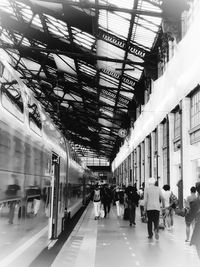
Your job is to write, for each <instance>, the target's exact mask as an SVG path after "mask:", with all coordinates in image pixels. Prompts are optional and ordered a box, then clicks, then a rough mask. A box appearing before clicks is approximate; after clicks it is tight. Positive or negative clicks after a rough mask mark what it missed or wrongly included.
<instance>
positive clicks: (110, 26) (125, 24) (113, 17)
mask: <svg viewBox="0 0 200 267" xmlns="http://www.w3.org/2000/svg"><path fill="white" fill-rule="evenodd" d="M120 14H121V13H120V12H116V13H111V12H108V11H106V10H100V12H99V25H100V26H101V27H102V28H103V29H104V30H106V31H111V32H113V33H115V34H116V35H118V36H123V37H124V38H127V36H128V30H129V24H130V19H131V16H130V15H128V14H127V19H125V18H123V17H122V16H120Z"/></svg>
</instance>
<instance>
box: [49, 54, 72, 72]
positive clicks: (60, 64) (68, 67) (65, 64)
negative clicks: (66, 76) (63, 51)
mask: <svg viewBox="0 0 200 267" xmlns="http://www.w3.org/2000/svg"><path fill="white" fill-rule="evenodd" d="M53 57H54V60H55V63H56V66H57V69H58V70H60V71H64V72H67V73H70V74H74V75H76V67H75V63H74V60H73V59H72V58H70V57H67V56H63V55H59V56H58V55H56V54H54V55H53Z"/></svg>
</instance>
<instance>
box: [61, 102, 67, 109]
mask: <svg viewBox="0 0 200 267" xmlns="http://www.w3.org/2000/svg"><path fill="white" fill-rule="evenodd" d="M60 105H61V106H62V107H65V108H68V107H69V104H68V103H67V102H62V103H61V104H60Z"/></svg>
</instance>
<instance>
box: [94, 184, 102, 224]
mask: <svg viewBox="0 0 200 267" xmlns="http://www.w3.org/2000/svg"><path fill="white" fill-rule="evenodd" d="M93 205H94V214H95V217H94V219H95V220H98V219H99V218H100V209H101V192H100V187H99V185H98V184H97V185H96V186H95V188H94V192H93Z"/></svg>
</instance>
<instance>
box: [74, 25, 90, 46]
mask: <svg viewBox="0 0 200 267" xmlns="http://www.w3.org/2000/svg"><path fill="white" fill-rule="evenodd" d="M72 33H73V40H74V42H75V43H77V44H78V45H79V46H83V47H85V48H87V49H89V50H90V49H91V46H92V45H93V43H94V41H95V37H94V36H92V35H90V34H88V33H86V32H83V31H81V30H79V29H77V28H75V27H72Z"/></svg>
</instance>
